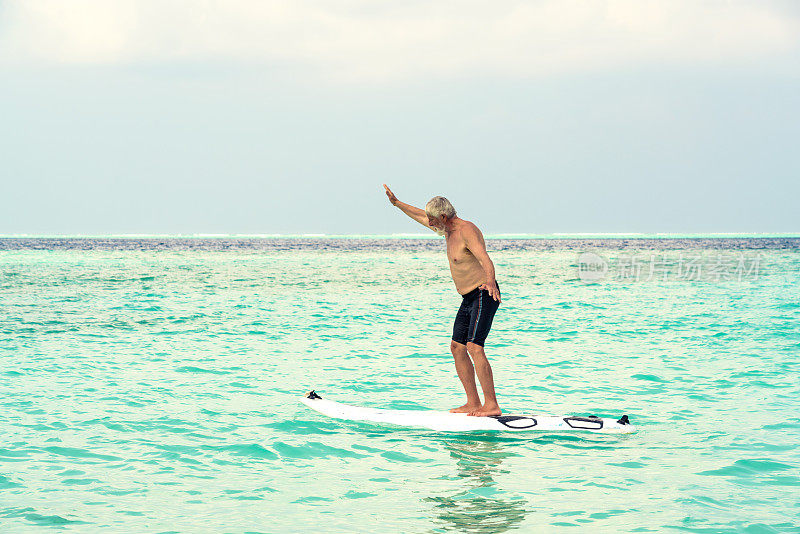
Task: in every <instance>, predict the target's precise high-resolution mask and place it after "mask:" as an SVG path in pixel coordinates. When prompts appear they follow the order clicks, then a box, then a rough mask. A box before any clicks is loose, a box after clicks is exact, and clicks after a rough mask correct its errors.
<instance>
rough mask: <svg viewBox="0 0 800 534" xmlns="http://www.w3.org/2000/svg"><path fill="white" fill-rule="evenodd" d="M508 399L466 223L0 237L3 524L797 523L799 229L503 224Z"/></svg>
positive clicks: (266, 527) (499, 261) (756, 526)
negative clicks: (453, 233)
mask: <svg viewBox="0 0 800 534" xmlns="http://www.w3.org/2000/svg"><path fill="white" fill-rule="evenodd" d="M487 248H488V250H489V253H490V255H491V257H492V259H493V261H494V263H495V266H496V269H497V278H498V281H499V283H500V286H501V289H502V294H503V303H502V305H501V306H500V309H499V310H498V312H497V315H496V317H495V322H494V326H493V328H492V331H491V333H490V334H489V337H488V339H487V342H486V352H487V355H488V357H489V361H490V362H491V364H492V368H493V372H494V379H495V384H496V386H497V392H498V398H499V401H500V404H501V407H502V408H503V409H504V411H505V412H507V413H529V414H537V413H541V414H575V415H598V416H603V417H619V416H621V415H623V414H627V415H628V416H629V417H630V420H631V422H632V423H633V424H634V425H636V426H637V428H638V432H637V433H636V434H633V435H629V436H611V435H592V434H582V435H548V434H537V433H526V434H518V433H515V434H512V433H503V434H496V433H442V432H434V431H430V430H425V429H405V428H397V427H391V426H389V425H376V424H366V423H354V422H346V421H337V420H333V419H329V418H326V417H324V416H322V415H321V414H318V413H316V412H313V411H311V410H309V409H308V408H306V407H305V406H303V405H302V404H301V403H300V402H299V401H298V398H299V397H300V396H301V395H302V394H303V393H305V392H306V391H308V390H310V389H314V390H316V391H317V392H318V393H319V394H320V395H322V397H323V398H329V399H332V400H337V401H340V402H346V403H351V404H357V405H360V406H371V407H382V408H396V409H435V410H446V409H449V408H451V407H453V406H458V405H460V404H463V402H464V400H465V397H464V393H463V390H462V388H461V385H460V382H459V381H458V378H457V376H456V372H455V368H454V366H453V361H452V356H451V355H450V353H449V338H450V334H451V328H452V322H453V318H454V316H455V312H456V310H457V308H458V306H459V303H460V300H461V297H460V296H459V295H458V294H457V293H456V291H455V289H454V286H453V283H452V281H451V279H450V278H449V272H448V268H447V260H446V257H445V253H444V242H443V240H441V239H415V238H390V237H381V238H377V237H368V236H350V237H339V238H327V237H294V238H286V237H283V238H281V237H272V238H263V237H204V238H201V237H193V238H187V237H165V236H158V237H91V238H89V237H85V238H43V237H17V238H2V239H0V405H1V406H2V411H0V532H3V533H17V532H23V533H27V532H37V533H38V532H46V531H67V532H115V533H118V532H119V533H127V532H130V533H142V532H154V533H155V532H181V533H182V532H187V533H196V532H392V533H394V532H437V533H438V532H474V533H481V532H486V533H489V532H492V533H496V532H507V531H521V532H570V531H573V532H703V533H711V532H714V533H716V532H746V533H761V532H765V533H766V532H800V450H798V446H799V445H800V379H799V378H798V372H799V371H800V363H798V356H800V239H799V238H796V237H795V238H793V237H787V236H772V237H739V238H730V237H726V238H720V237H713V236H708V237H702V236H682V237H679V238H667V237H657V236H650V237H632V238H631V237H624V236H623V237H613V238H603V237H595V238H583V239H581V238H565V237H558V238H534V239H531V238H503V239H488V240H487Z"/></svg>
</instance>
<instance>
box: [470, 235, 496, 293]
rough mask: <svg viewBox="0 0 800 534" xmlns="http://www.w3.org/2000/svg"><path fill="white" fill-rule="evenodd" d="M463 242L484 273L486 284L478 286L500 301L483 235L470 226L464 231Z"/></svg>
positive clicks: (492, 265)
mask: <svg viewBox="0 0 800 534" xmlns="http://www.w3.org/2000/svg"><path fill="white" fill-rule="evenodd" d="M464 240H465V241H466V243H467V248H468V249H469V251H470V252H471V253H472V255H473V256H475V259H476V260H478V262H479V263H480V264H481V267H483V270H484V272H485V273H486V283H485V284H483V285H482V286H479V287H481V288H483V289H486V290H487V291H489V295H490V296H491V297H492V298H493V299H494V300H496V301H497V302H501V301H500V290H499V289H498V288H497V281H496V280H495V277H494V263H493V262H492V259H491V258H490V257H489V254H488V253H487V252H486V243H485V242H484V240H483V235H482V234H481V231H480V230H478V227H477V226H475V225H474V224H473V225H470V226H469V227H468V228H466V229H465V232H464Z"/></svg>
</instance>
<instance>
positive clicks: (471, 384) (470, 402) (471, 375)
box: [450, 341, 481, 413]
mask: <svg viewBox="0 0 800 534" xmlns="http://www.w3.org/2000/svg"><path fill="white" fill-rule="evenodd" d="M450 352H452V353H453V359H454V360H455V363H456V372H457V373H458V378H459V379H460V380H461V384H462V385H463V386H464V391H465V392H466V393H467V403H466V404H465V405H463V406H459V407H458V408H453V409H452V410H450V411H451V412H455V413H469V412H472V411H475V410H479V409H480V408H481V398H480V397H479V396H478V388H477V387H476V386H475V368H474V367H473V366H472V362H471V361H470V359H469V355H468V354H467V346H466V345H462V344H461V343H458V342H456V341H450Z"/></svg>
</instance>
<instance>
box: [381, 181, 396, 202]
mask: <svg viewBox="0 0 800 534" xmlns="http://www.w3.org/2000/svg"><path fill="white" fill-rule="evenodd" d="M383 188H384V189H386V196H387V197H389V202H391V203H392V206H394V205H396V204H397V197H396V196H394V193H392V190H391V189H389V188H388V187H386V184H383Z"/></svg>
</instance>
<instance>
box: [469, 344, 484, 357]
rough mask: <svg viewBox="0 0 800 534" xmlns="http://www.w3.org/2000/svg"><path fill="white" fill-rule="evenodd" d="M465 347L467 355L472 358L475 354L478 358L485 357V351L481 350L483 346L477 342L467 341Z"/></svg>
mask: <svg viewBox="0 0 800 534" xmlns="http://www.w3.org/2000/svg"><path fill="white" fill-rule="evenodd" d="M466 349H467V352H469V355H470V356H472V357H473V358H475V357H476V356H477V357H479V358H486V353H485V352H483V347H482V346H480V345H478V344H477V343H472V342H467V345H466Z"/></svg>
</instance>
